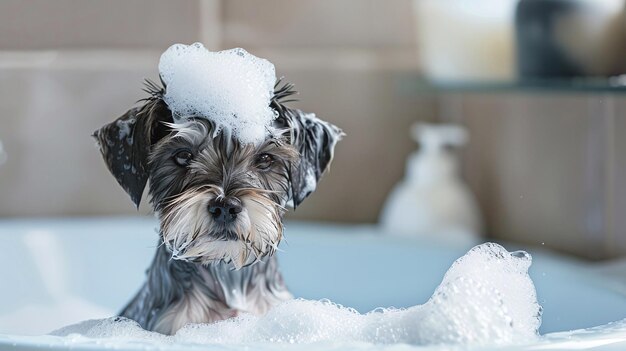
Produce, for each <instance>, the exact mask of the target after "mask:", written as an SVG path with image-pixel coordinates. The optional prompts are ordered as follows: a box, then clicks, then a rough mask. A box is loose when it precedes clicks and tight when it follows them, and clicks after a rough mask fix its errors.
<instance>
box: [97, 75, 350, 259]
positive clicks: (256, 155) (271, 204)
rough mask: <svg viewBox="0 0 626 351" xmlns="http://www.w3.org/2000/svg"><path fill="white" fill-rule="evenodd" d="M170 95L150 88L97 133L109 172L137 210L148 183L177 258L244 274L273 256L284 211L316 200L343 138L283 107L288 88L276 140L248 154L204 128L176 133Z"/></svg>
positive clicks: (284, 90) (190, 125)
mask: <svg viewBox="0 0 626 351" xmlns="http://www.w3.org/2000/svg"><path fill="white" fill-rule="evenodd" d="M277 86H278V84H277ZM164 89H166V88H159V87H157V86H155V85H154V84H152V85H151V86H150V89H149V91H150V92H151V94H152V97H151V98H149V99H146V100H145V103H144V104H143V106H141V107H138V108H133V109H131V110H129V111H128V112H126V113H125V114H124V115H123V116H121V117H119V118H118V119H117V120H115V121H114V122H112V123H110V124H107V125H105V126H104V127H102V128H100V129H99V130H97V131H96V132H95V133H94V137H95V138H96V139H97V141H98V144H99V146H100V151H101V152H102V155H103V157H104V160H105V163H106V164H107V166H108V168H109V170H110V171H111V173H112V174H113V176H115V178H116V179H117V181H118V183H119V184H120V185H121V186H122V188H124V190H126V192H127V193H128V194H129V195H130V198H131V200H132V201H133V202H134V203H135V205H136V206H139V202H140V200H141V197H142V194H143V192H144V188H145V187H146V184H147V183H149V195H150V201H151V203H152V206H153V208H154V210H155V211H156V213H157V215H158V217H159V220H160V222H161V236H162V239H163V242H164V244H165V245H166V246H167V247H168V249H169V250H171V252H172V257H173V258H175V259H183V260H188V261H193V262H201V263H209V262H213V261H215V260H224V261H227V262H229V261H230V262H232V263H233V264H234V265H235V267H237V268H239V267H242V266H245V265H248V264H251V263H253V262H256V261H257V260H258V259H260V258H262V257H264V256H266V255H271V254H272V253H273V252H274V251H275V250H276V247H277V245H278V243H279V241H280V240H281V237H282V216H283V214H284V211H285V208H286V207H287V206H290V207H294V208H295V207H296V206H298V205H299V204H300V203H301V202H302V201H303V200H304V199H305V198H306V197H307V196H308V195H310V194H311V192H313V190H315V188H316V184H317V182H318V180H319V179H320V177H321V176H322V174H323V173H324V171H325V170H326V169H327V168H328V166H329V164H330V162H331V160H332V158H333V150H334V147H335V144H336V142H337V141H338V140H339V139H340V138H341V136H342V135H343V133H342V132H341V130H340V129H339V128H337V127H335V126H334V125H332V124H330V123H327V122H324V121H322V120H320V119H318V118H316V117H315V115H312V114H306V113H303V112H302V111H299V110H295V109H291V108H288V107H286V106H285V105H284V103H283V101H284V98H286V97H288V96H290V95H291V94H293V90H292V86H291V85H283V86H282V87H280V88H277V89H276V91H275V92H274V95H273V96H274V97H273V98H272V100H271V103H270V106H271V107H272V108H273V109H274V110H275V111H276V114H277V116H278V117H277V118H276V119H275V120H274V122H273V128H272V132H271V133H268V136H267V137H266V138H265V140H264V141H263V142H262V143H259V144H243V143H241V142H240V141H239V140H238V139H237V138H234V137H233V136H232V135H231V134H230V133H228V130H225V129H220V128H219V127H218V126H216V125H215V124H213V123H212V122H210V121H209V120H207V119H205V118H190V119H188V120H186V121H185V122H179V123H174V119H173V116H172V112H171V111H170V109H169V108H168V106H167V104H166V103H165V102H164V101H163V99H162V96H163V91H164Z"/></svg>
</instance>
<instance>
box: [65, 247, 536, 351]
mask: <svg viewBox="0 0 626 351" xmlns="http://www.w3.org/2000/svg"><path fill="white" fill-rule="evenodd" d="M530 263H531V258H530V255H528V254H527V253H523V252H514V253H509V252H507V251H506V250H505V249H504V248H502V247H501V246H499V245H496V244H483V245H479V246H477V247H475V248H474V249H472V250H470V251H469V252H468V253H467V254H466V255H465V256H463V257H461V258H460V259H458V260H457V261H456V262H455V263H454V264H453V265H452V267H451V268H450V270H449V271H448V272H447V273H446V275H445V277H444V279H443V282H442V283H441V284H440V285H439V287H438V288H437V289H436V290H435V293H434V294H433V296H432V297H431V298H430V299H429V300H428V301H427V302H426V303H425V304H423V305H417V306H414V307H411V308H408V309H378V310H375V311H372V312H370V313H366V314H360V313H358V312H357V311H355V310H353V309H351V308H347V307H343V306H341V305H337V304H334V303H332V302H330V301H327V300H322V301H308V300H302V299H296V300H290V301H287V302H284V303H282V304H280V305H278V306H276V307H275V308H273V309H272V310H270V311H269V312H268V313H267V314H265V315H263V316H253V315H249V314H244V315H241V316H239V317H236V318H232V319H228V320H225V321H221V322H217V323H214V324H191V325H187V326H185V327H183V328H182V329H180V330H179V331H178V332H177V333H176V334H175V335H173V336H163V335H160V334H157V333H152V332H147V331H145V330H143V329H141V328H140V327H139V325H138V324H137V323H135V322H133V321H130V320H127V319H124V318H110V319H105V320H99V321H87V322H83V323H81V324H78V325H75V326H70V327H66V328H63V329H60V330H58V331H56V332H54V333H53V334H54V335H59V336H68V335H72V334H73V333H74V334H75V333H78V334H82V335H84V336H87V337H92V338H111V337H114V338H118V337H121V338H136V339H139V340H142V341H145V340H147V339H152V340H153V341H154V342H155V343H163V342H165V343H176V344H181V343H183V344H255V345H257V344H259V343H283V344H302V343H319V342H333V343H362V342H365V343H374V344H391V343H410V344H416V345H429V344H464V345H503V344H511V343H516V342H531V341H534V340H535V339H536V338H537V336H538V328H539V326H540V324H541V307H540V306H539V304H538V303H537V298H536V294H535V288H534V285H533V283H532V281H531V279H530V277H529V276H528V268H529V266H530ZM413 279H419V277H414V278H413Z"/></svg>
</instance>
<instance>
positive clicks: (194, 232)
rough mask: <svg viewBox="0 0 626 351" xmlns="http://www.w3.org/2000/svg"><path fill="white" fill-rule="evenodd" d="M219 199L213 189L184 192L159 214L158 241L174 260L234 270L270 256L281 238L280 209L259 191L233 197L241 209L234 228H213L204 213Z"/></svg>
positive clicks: (245, 192) (242, 192)
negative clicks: (228, 264)
mask: <svg viewBox="0 0 626 351" xmlns="http://www.w3.org/2000/svg"><path fill="white" fill-rule="evenodd" d="M220 194H222V192H221V189H219V188H217V187H211V186H208V187H205V188H203V189H195V190H192V191H187V192H184V193H182V194H180V195H179V196H177V197H176V198H175V199H173V200H172V201H170V202H169V203H168V205H167V206H166V207H165V209H164V211H163V212H162V213H161V223H162V231H163V233H162V235H163V242H164V244H165V245H166V246H167V248H168V249H169V250H170V251H171V252H172V258H173V259H179V260H185V261H191V262H200V263H202V264H208V263H211V262H216V261H224V262H232V264H233V265H234V266H235V268H236V269H239V268H241V267H244V266H247V265H250V264H252V263H255V262H257V261H259V260H260V259H261V258H263V257H265V256H267V255H272V254H273V253H274V252H275V251H276V249H277V246H278V243H279V242H280V240H281V238H282V231H283V228H282V222H281V214H282V211H283V208H282V207H281V206H280V205H278V204H276V203H275V202H274V201H272V200H271V199H269V198H268V197H266V196H265V195H264V192H263V191H262V190H244V191H241V192H240V194H238V196H237V197H238V198H239V199H240V200H241V203H242V205H243V210H242V212H241V213H239V214H238V215H237V218H236V220H235V222H234V223H232V224H231V225H228V226H223V225H220V224H218V223H216V222H215V221H214V220H213V219H212V218H211V216H210V215H209V213H208V211H207V208H208V203H209V201H210V200H211V199H214V198H216V197H218V196H221V195H220Z"/></svg>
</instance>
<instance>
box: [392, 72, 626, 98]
mask: <svg viewBox="0 0 626 351" xmlns="http://www.w3.org/2000/svg"><path fill="white" fill-rule="evenodd" d="M398 84H399V87H400V89H401V90H400V91H402V92H406V93H474V92H476V93H481V92H486V93H510V92H529V93H533V92H537V93H597V94H606V93H618V94H626V76H618V77H611V78H572V79H533V80H530V79H528V80H519V81H446V82H434V81H429V80H427V79H426V78H424V77H421V76H417V75H414V76H406V75H405V76H402V77H400V78H399V79H398Z"/></svg>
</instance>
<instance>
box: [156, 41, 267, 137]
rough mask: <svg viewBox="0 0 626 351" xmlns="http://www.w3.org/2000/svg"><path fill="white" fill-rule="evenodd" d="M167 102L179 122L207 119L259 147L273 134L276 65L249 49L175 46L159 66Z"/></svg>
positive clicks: (195, 45)
mask: <svg viewBox="0 0 626 351" xmlns="http://www.w3.org/2000/svg"><path fill="white" fill-rule="evenodd" d="M159 74H160V75H161V79H162V80H163V82H164V83H165V86H166V87H165V94H164V95H163V100H164V101H165V103H166V104H167V105H168V107H169V108H170V110H171V111H172V114H173V116H174V121H175V122H176V123H180V122H184V121H185V120H187V119H188V118H190V117H195V118H206V119H208V120H210V121H212V122H213V123H215V124H216V126H217V127H218V128H220V130H227V131H228V132H230V133H232V135H233V136H234V137H236V138H237V139H238V140H239V141H240V142H241V143H244V144H249V143H252V144H257V143H259V142H262V141H263V140H264V139H265V137H266V136H267V135H268V133H271V132H272V127H271V125H272V121H273V120H274V119H276V117H277V113H276V111H274V109H272V108H271V107H270V102H271V99H272V97H273V94H274V85H275V83H276V72H275V69H274V65H273V64H272V63H270V62H269V61H267V60H265V59H262V58H258V57H256V56H254V55H251V54H249V53H248V52H247V51H246V50H244V49H239V48H237V49H231V50H224V51H219V52H211V51H209V50H207V49H206V48H205V47H204V46H203V45H202V44H200V43H195V44H192V45H183V44H175V45H172V46H171V47H170V48H169V49H167V50H166V51H165V52H164V53H163V54H162V55H161V60H160V62H159Z"/></svg>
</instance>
